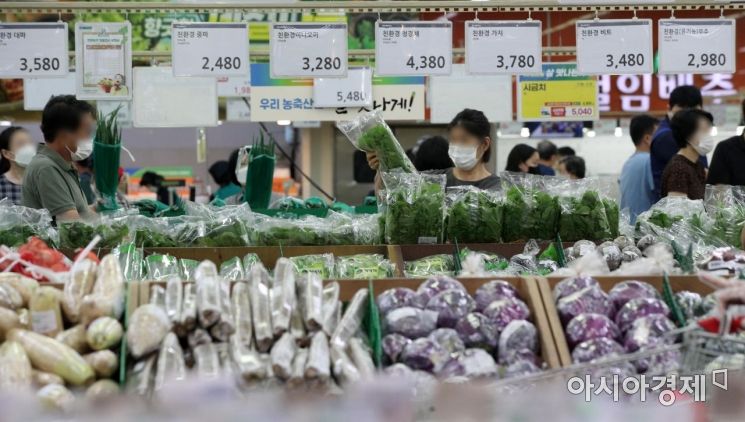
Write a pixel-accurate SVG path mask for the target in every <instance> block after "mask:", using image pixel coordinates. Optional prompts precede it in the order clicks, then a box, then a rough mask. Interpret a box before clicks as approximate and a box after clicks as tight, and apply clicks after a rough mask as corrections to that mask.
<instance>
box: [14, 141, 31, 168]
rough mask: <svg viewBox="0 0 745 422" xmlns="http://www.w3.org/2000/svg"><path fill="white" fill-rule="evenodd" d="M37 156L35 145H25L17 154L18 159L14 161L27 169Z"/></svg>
mask: <svg viewBox="0 0 745 422" xmlns="http://www.w3.org/2000/svg"><path fill="white" fill-rule="evenodd" d="M35 155H36V147H35V146H34V145H24V146H22V147H21V148H20V149H19V150H18V151H16V152H15V156H16V159H15V160H13V161H15V162H16V164H18V165H19V166H21V167H26V166H27V165H29V163H31V159H32V158H34V156H35Z"/></svg>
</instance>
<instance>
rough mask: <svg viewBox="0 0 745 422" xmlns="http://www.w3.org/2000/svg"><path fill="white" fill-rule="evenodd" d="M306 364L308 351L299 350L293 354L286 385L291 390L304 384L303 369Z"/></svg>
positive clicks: (304, 349)
mask: <svg viewBox="0 0 745 422" xmlns="http://www.w3.org/2000/svg"><path fill="white" fill-rule="evenodd" d="M307 363H308V349H306V348H300V349H297V352H295V356H294V357H293V358H292V368H291V371H290V376H289V379H288V380H287V385H288V386H289V387H291V388H298V387H300V386H301V385H303V384H304V383H305V367H306V364H307Z"/></svg>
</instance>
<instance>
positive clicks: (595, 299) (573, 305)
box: [556, 287, 620, 328]
mask: <svg viewBox="0 0 745 422" xmlns="http://www.w3.org/2000/svg"><path fill="white" fill-rule="evenodd" d="M556 309H557V310H558V311H559V316H560V317H561V322H562V323H563V324H564V325H566V324H568V323H569V321H571V320H572V318H574V317H576V316H577V315H579V314H601V315H605V316H607V317H609V318H611V317H613V315H614V313H615V308H614V307H613V302H612V301H611V300H610V298H609V297H608V295H607V294H606V293H605V292H604V291H602V290H600V288H599V287H585V288H584V289H582V290H580V291H577V292H575V293H572V294H570V295H569V296H564V297H563V298H561V299H559V301H558V302H557V303H556ZM619 328H620V327H619Z"/></svg>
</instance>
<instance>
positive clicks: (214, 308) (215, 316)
mask: <svg viewBox="0 0 745 422" xmlns="http://www.w3.org/2000/svg"><path fill="white" fill-rule="evenodd" d="M194 278H195V280H196V285H197V314H198V317H199V325H201V326H202V327H203V328H209V327H211V326H213V325H215V324H216V323H217V322H218V321H220V318H221V311H222V308H221V307H220V279H219V278H218V276H217V268H216V267H215V264H213V263H212V262H210V261H202V262H201V263H200V264H199V267H197V270H196V272H195V273H194Z"/></svg>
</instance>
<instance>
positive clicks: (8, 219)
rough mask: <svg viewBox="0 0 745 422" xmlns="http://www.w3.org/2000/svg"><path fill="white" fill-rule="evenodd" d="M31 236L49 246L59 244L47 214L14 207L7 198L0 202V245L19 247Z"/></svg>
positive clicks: (43, 210) (31, 209) (42, 210)
mask: <svg viewBox="0 0 745 422" xmlns="http://www.w3.org/2000/svg"><path fill="white" fill-rule="evenodd" d="M31 236H36V237H38V238H40V239H41V240H43V241H44V242H46V243H47V244H49V245H58V244H59V236H58V235H57V231H56V230H54V228H53V227H52V217H51V215H49V212H48V211H47V210H45V209H39V210H36V209H33V208H26V207H22V206H20V205H14V204H13V203H12V202H11V201H10V199H9V198H3V199H2V200H0V245H5V246H8V247H11V248H12V247H15V246H20V245H22V244H24V243H26V241H27V240H28V238H29V237H31ZM83 247H85V245H83Z"/></svg>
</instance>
